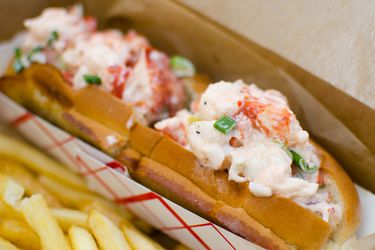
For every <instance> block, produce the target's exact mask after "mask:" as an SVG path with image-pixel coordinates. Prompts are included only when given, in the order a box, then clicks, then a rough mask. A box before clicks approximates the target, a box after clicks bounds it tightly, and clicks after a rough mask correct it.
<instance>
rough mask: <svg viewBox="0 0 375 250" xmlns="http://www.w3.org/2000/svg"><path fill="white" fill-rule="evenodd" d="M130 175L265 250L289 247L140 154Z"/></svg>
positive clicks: (241, 212)
mask: <svg viewBox="0 0 375 250" xmlns="http://www.w3.org/2000/svg"><path fill="white" fill-rule="evenodd" d="M131 175H132V177H133V178H134V179H136V180H137V181H138V182H140V183H142V184H144V185H145V186H147V187H149V188H151V189H152V190H154V191H156V192H157V193H159V194H161V195H163V196H164V197H166V198H168V199H170V200H172V201H174V202H176V203H177V204H179V205H181V206H183V207H185V208H187V209H189V210H190V211H193V212H195V213H196V214H199V215H201V216H202V217H204V218H207V219H208V220H211V221H213V222H216V223H218V224H221V225H223V226H225V227H227V228H228V229H230V230H231V231H233V232H234V233H237V234H239V235H241V236H243V237H244V238H246V239H248V240H250V241H252V242H254V243H256V244H258V245H260V246H262V247H264V248H266V249H289V246H288V245H287V244H285V242H284V241H283V240H281V239H280V238H279V237H277V236H276V235H275V234H274V233H273V232H272V231H271V230H269V229H266V228H265V227H264V226H263V225H261V224H260V223H259V222H257V221H256V220H254V219H253V218H251V217H250V216H249V215H248V214H247V213H246V212H245V211H244V210H243V209H242V208H233V207H231V206H228V205H226V204H225V203H223V202H220V201H218V200H216V199H213V198H212V197H210V196H209V195H207V194H206V193H205V192H204V191H203V190H202V189H200V188H199V187H197V186H196V185H195V184H194V183H193V182H191V181H190V180H189V179H188V178H185V177H184V176H182V175H180V174H178V173H176V172H175V171H173V170H172V169H170V168H168V167H166V166H164V165H162V164H159V163H157V162H155V161H153V160H151V159H149V158H146V157H144V158H142V160H141V162H140V164H139V165H138V166H137V167H136V168H135V169H134V168H133V169H131Z"/></svg>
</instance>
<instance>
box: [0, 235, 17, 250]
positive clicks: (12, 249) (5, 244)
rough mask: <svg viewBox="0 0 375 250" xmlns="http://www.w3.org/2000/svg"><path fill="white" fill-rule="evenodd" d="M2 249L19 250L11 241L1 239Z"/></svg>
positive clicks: (0, 245)
mask: <svg viewBox="0 0 375 250" xmlns="http://www.w3.org/2000/svg"><path fill="white" fill-rule="evenodd" d="M0 249H2V250H19V248H17V247H16V246H15V245H13V244H12V243H10V242H9V241H7V240H5V239H3V238H1V237H0Z"/></svg>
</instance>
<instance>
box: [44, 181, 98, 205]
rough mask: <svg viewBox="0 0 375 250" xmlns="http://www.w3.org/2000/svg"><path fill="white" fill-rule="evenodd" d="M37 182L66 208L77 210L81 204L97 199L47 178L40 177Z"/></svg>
mask: <svg viewBox="0 0 375 250" xmlns="http://www.w3.org/2000/svg"><path fill="white" fill-rule="evenodd" d="M38 180H39V182H40V183H41V184H42V185H43V186H44V187H45V188H46V189H47V190H48V191H49V192H50V193H52V194H53V195H54V196H55V197H57V198H58V199H59V201H60V202H61V203H62V204H64V205H66V206H68V207H74V208H79V207H80V206H82V205H83V204H87V203H89V202H91V201H93V200H95V199H99V197H98V196H96V195H94V194H93V193H91V192H86V191H82V190H76V189H74V188H71V187H70V186H68V185H65V184H63V183H61V182H58V181H56V180H54V179H52V178H50V177H47V176H43V175H41V176H39V178H38Z"/></svg>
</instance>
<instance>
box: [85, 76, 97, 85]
mask: <svg viewBox="0 0 375 250" xmlns="http://www.w3.org/2000/svg"><path fill="white" fill-rule="evenodd" d="M83 79H85V81H86V83H87V84H95V85H100V84H102V79H100V77H99V76H96V75H83Z"/></svg>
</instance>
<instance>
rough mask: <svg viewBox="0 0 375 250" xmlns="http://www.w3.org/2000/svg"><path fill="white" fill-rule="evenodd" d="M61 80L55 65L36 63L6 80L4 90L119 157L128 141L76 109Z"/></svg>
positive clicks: (1, 81) (2, 82)
mask: <svg viewBox="0 0 375 250" xmlns="http://www.w3.org/2000/svg"><path fill="white" fill-rule="evenodd" d="M38 72H39V73H38ZM61 79H62V77H61V74H60V73H59V72H58V71H57V70H56V69H55V68H53V67H52V66H47V65H38V64H34V65H32V66H31V67H30V68H28V69H27V70H25V71H24V72H23V73H22V74H21V75H16V76H7V77H2V78H1V79H0V90H1V91H2V92H3V93H4V94H6V95H8V96H9V97H11V98H12V99H13V100H15V101H16V102H18V103H20V104H21V105H23V106H24V107H26V108H27V109H29V110H30V111H32V112H34V113H36V114H38V115H40V116H42V117H43V118H45V119H47V120H49V121H51V122H52V123H54V124H56V125H58V126H59V127H61V128H63V129H65V130H67V131H69V132H70V133H72V134H73V135H75V136H78V137H80V138H82V139H83V140H85V141H87V142H89V143H91V144H92V145H94V146H96V147H98V148H100V149H101V150H103V151H105V152H107V153H109V154H111V155H114V156H115V155H116V154H117V152H120V151H121V150H122V149H123V148H124V146H125V145H126V143H127V138H126V137H124V136H122V135H120V134H119V133H118V132H116V131H114V130H112V129H109V128H107V127H105V126H103V125H102V124H101V123H100V122H98V121H96V120H92V119H90V118H89V117H86V116H84V115H82V114H80V113H78V112H77V111H76V110H74V109H73V108H72V105H73V103H74V95H73V92H72V90H71V89H70V87H69V86H68V85H67V83H65V82H61ZM48 81H51V82H50V84H49V85H48ZM60 91H61V92H60ZM108 138H111V139H110V140H109V139H108ZM113 139H115V141H114V140H113Z"/></svg>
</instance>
